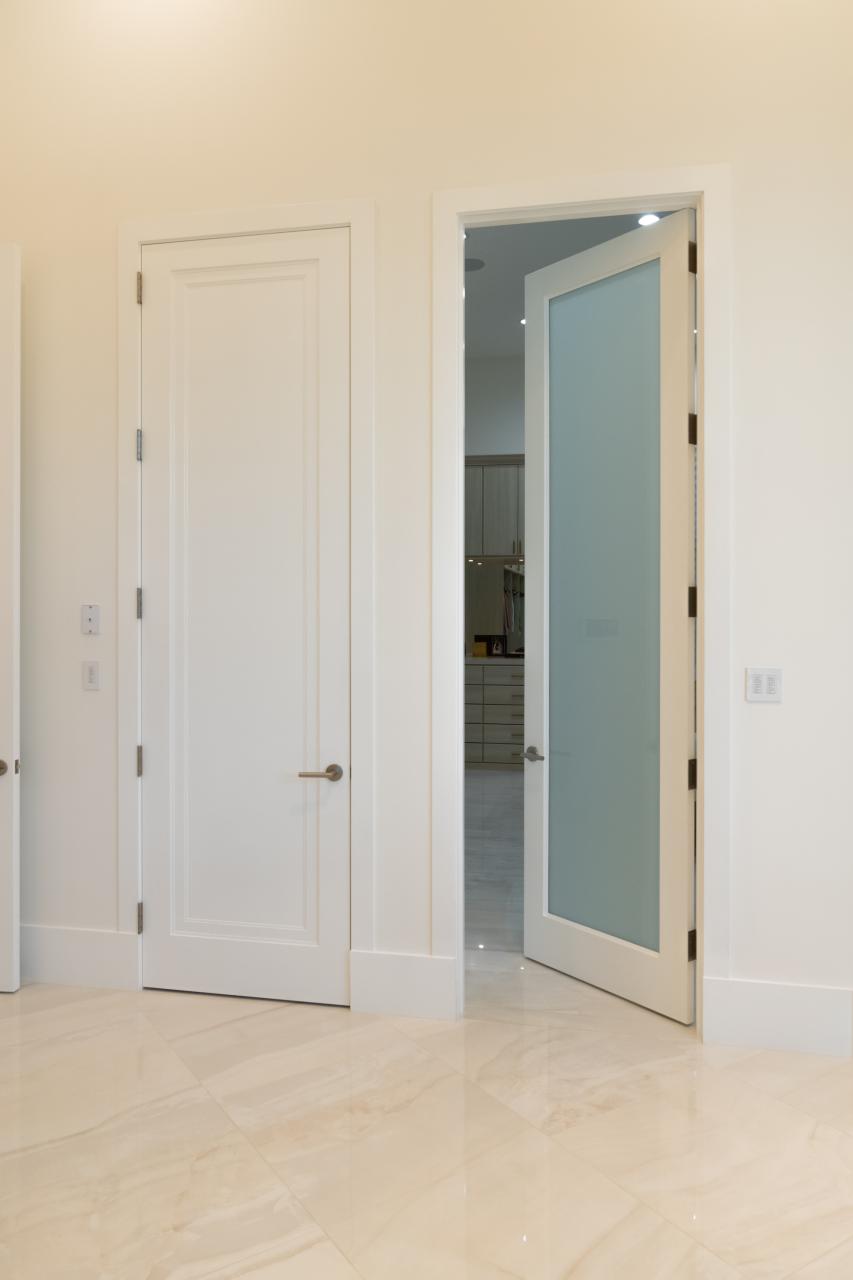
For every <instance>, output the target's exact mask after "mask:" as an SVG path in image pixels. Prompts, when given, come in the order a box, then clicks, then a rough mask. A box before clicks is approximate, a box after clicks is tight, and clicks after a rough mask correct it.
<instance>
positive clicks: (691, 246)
mask: <svg viewBox="0 0 853 1280" xmlns="http://www.w3.org/2000/svg"><path fill="white" fill-rule="evenodd" d="M687 270H688V271H689V272H690V274H691V275H692V276H697V275H698V274H699V250H698V249H697V248H696V241H695V240H691V241H690V242H689V243H688V245H687ZM140 301H141V299H140Z"/></svg>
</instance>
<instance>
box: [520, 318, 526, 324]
mask: <svg viewBox="0 0 853 1280" xmlns="http://www.w3.org/2000/svg"><path fill="white" fill-rule="evenodd" d="M521 323H522V324H527V321H526V320H525V319H524V317H523V316H522V318H521Z"/></svg>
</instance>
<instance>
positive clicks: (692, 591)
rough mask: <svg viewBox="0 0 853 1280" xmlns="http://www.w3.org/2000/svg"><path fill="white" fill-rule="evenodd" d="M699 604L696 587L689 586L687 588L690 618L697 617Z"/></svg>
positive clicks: (688, 614)
mask: <svg viewBox="0 0 853 1280" xmlns="http://www.w3.org/2000/svg"><path fill="white" fill-rule="evenodd" d="M697 604H698V600H697V595H696V588H695V587H688V588H687V616H688V618H695V617H696V609H697Z"/></svg>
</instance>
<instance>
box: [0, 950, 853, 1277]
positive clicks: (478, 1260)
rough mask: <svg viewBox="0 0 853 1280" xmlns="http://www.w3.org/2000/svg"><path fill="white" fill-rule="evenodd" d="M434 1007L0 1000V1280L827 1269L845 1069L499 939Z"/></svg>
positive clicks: (847, 1230) (107, 996) (162, 997)
mask: <svg viewBox="0 0 853 1280" xmlns="http://www.w3.org/2000/svg"><path fill="white" fill-rule="evenodd" d="M467 994H468V999H467V1015H466V1017H465V1018H464V1019H463V1020H461V1021H453V1022H450V1021H445V1022H438V1021H426V1020H422V1019H406V1018H381V1017H377V1016H373V1015H366V1014H353V1013H351V1012H350V1011H349V1010H347V1009H341V1008H325V1007H322V1006H310V1005H300V1004H279V1003H275V1002H270V1001H251V1000H239V999H231V998H228V997H210V996H199V995H191V994H183V993H175V992H152V991H146V992H141V993H138V992H109V991H102V990H98V991H83V990H74V989H72V988H59V987H54V988H51V987H27V988H25V989H24V990H23V991H22V992H20V993H18V994H16V995H15V996H11V997H0V1276H2V1277H3V1280H6V1277H7V1276H8V1277H9V1280H36V1278H37V1280H54V1277H55V1278H56V1280H206V1278H207V1277H211V1278H212V1277H219V1278H220V1280H222V1278H226V1280H229V1278H232V1277H233V1278H236V1277H246V1278H247V1280H249V1278H251V1280H277V1278H278V1277H281V1280H358V1278H359V1277H360V1278H361V1280H389V1278H390V1277H394V1280H398V1277H402V1278H403V1280H419V1278H423V1280H433V1278H436V1280H504V1278H505V1277H521V1278H522V1280H552V1278H553V1280H568V1278H569V1277H571V1280H622V1277H626V1278H627V1280H691V1277H692V1278H696V1280H738V1278H740V1280H746V1278H752V1280H782V1278H783V1277H784V1278H785V1280H788V1277H792V1276H803V1277H806V1278H807V1280H840V1278H841V1277H845V1280H848V1277H853V1067H852V1066H851V1063H850V1062H849V1061H847V1060H844V1061H840V1060H838V1059H831V1058H819V1057H816V1056H814V1055H798V1054H783V1053H767V1052H755V1051H750V1050H748V1049H743V1048H730V1047H725V1048H716V1047H712V1046H704V1045H701V1044H700V1043H699V1042H698V1040H697V1038H696V1035H695V1033H694V1031H693V1030H692V1029H691V1028H685V1027H682V1026H679V1025H678V1024H676V1023H672V1022H670V1021H668V1020H667V1019H664V1018H660V1017H658V1016H657V1015H655V1014H651V1013H649V1012H648V1011H646V1010H643V1009H639V1008H637V1007H636V1006H633V1005H630V1004H627V1003H626V1002H625V1001H622V1000H619V999H617V998H616V997H614V996H611V995H609V994H608V993H606V992H602V991H597V990H595V989H594V988H592V987H588V986H585V985H584V984H582V983H579V982H575V981H572V980H571V979H569V978H566V977H564V976H563V975H561V974H558V973H555V972H554V971H553V970H550V969H547V968H544V967H543V966H541V965H537V964H534V963H532V962H530V961H527V960H525V959H524V958H523V957H522V956H521V955H520V954H518V953H517V952H512V951H501V950H496V949H494V948H492V947H489V948H485V947H484V949H483V950H482V951H481V950H480V949H479V948H478V947H474V948H473V949H472V950H471V952H470V953H469V955H468V992H467Z"/></svg>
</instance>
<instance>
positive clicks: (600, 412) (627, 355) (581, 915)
mask: <svg viewBox="0 0 853 1280" xmlns="http://www.w3.org/2000/svg"><path fill="white" fill-rule="evenodd" d="M690 217H691V215H690V214H689V213H688V212H687V211H682V212H680V213H676V214H672V215H671V216H669V217H667V218H665V219H663V220H662V221H660V222H659V223H657V224H656V225H655V226H653V227H649V228H643V229H641V230H637V231H632V232H630V233H629V234H628V235H624V236H620V237H618V238H617V239H614V240H610V241H608V242H607V243H606V244H603V245H599V246H597V247H595V248H593V249H589V250H587V251H586V252H585V253H581V254H577V255H576V256H575V257H572V258H568V259H566V260H565V261H563V262H559V263H556V264H554V265H552V266H549V267H545V268H544V269H543V270H541V271H537V272H535V273H533V274H532V275H530V276H528V277H527V280H526V288H525V314H526V320H527V324H526V353H525V367H526V369H525V377H526V389H525V404H526V409H525V414H526V428H525V431H526V450H527V458H526V463H527V465H526V505H527V519H526V569H527V586H526V594H527V605H528V610H527V637H526V640H527V643H526V690H525V710H526V717H525V718H526V731H527V733H526V736H527V752H526V756H527V758H526V761H525V793H524V799H525V835H524V841H525V919H524V940H525V946H524V949H525V954H526V955H528V956H529V957H530V958H531V959H534V960H538V961H540V962H541V963H543V964H546V965H550V966H551V967H553V968H555V969H560V970H562V971H563V972H564V973H567V974H570V975H572V976H573V977H576V978H580V979H582V980H583V981H585V982H589V983H591V984H593V985H595V986H598V987H602V988H604V989H605V990H608V991H612V992H614V993H616V994H617V995H620V996H624V997H625V998H627V999H629V1000H633V1001H635V1002H637V1003H638V1004H642V1005H645V1006H647V1007H648V1008H651V1009H655V1010H657V1011H658V1012H660V1013H663V1014H666V1015H667V1016H669V1017H672V1018H677V1019H679V1020H680V1021H683V1022H690V1021H692V1019H693V1009H694V992H693V987H694V969H695V965H694V963H693V962H692V954H693V950H692V945H691V942H690V939H689V933H690V930H691V929H692V927H693V912H694V799H695V792H694V791H692V790H691V788H690V780H689V776H688V773H689V766H688V762H689V761H690V759H691V757H693V756H694V754H695V662H694V653H695V623H694V622H693V621H692V620H691V618H690V616H689V615H690V613H691V612H693V610H692V609H691V608H690V607H689V604H688V598H689V594H690V593H689V588H690V587H691V586H692V585H694V584H695V576H694V566H695V555H694V542H695V540H694V536H693V511H694V502H693V492H694V489H693V474H694V472H693V459H692V457H691V453H692V450H691V447H690V444H689V437H688V415H689V414H690V412H691V410H692V409H693V404H692V399H691V397H692V394H693V368H694V338H693V319H692V317H693V314H694V303H693V296H694V295H693V283H692V277H691V275H690V271H689V265H688V253H689V241H690Z"/></svg>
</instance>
